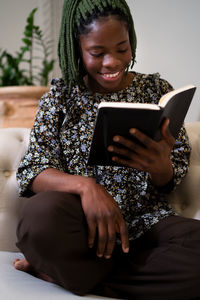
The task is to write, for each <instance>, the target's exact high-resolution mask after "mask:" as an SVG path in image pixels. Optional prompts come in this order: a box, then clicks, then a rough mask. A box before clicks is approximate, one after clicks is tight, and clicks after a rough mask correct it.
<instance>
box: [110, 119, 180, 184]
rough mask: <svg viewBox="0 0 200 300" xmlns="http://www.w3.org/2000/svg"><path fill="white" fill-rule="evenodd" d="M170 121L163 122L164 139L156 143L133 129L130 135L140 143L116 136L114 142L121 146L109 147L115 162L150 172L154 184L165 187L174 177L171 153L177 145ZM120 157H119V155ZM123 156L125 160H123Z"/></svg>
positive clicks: (162, 132)
mask: <svg viewBox="0 0 200 300" xmlns="http://www.w3.org/2000/svg"><path fill="white" fill-rule="evenodd" d="M168 125H169V119H166V120H165V121H164V122H163V125H162V127H161V134H162V139H161V140H160V141H159V142H156V141H154V140H153V139H151V138H149V137H148V136H147V135H145V134H143V133H142V132H141V131H139V130H137V129H135V128H131V129H130V134H131V135H132V136H133V137H134V138H136V139H137V140H138V141H139V142H140V143H137V142H135V141H133V140H129V139H126V138H124V137H122V136H118V135H117V136H114V138H113V141H114V142H117V143H118V144H121V145H122V146H123V147H120V146H118V145H116V144H115V145H112V146H109V147H108V151H110V152H113V153H114V155H113V158H112V159H113V161H115V162H117V163H119V164H122V165H126V166H129V167H131V168H135V169H138V170H140V171H144V172H148V173H149V176H150V178H151V180H152V182H153V183H154V184H155V185H157V186H164V185H165V184H167V183H168V182H169V181H170V180H171V179H172V177H173V167H172V162H171V158H170V157H171V151H172V148H173V145H174V143H175V139H174V137H173V136H172V135H171V133H170V131H169V127H168ZM118 154H119V155H120V157H119V156H117V155H118ZM121 155H122V156H123V158H121Z"/></svg>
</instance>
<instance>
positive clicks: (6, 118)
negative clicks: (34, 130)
mask: <svg viewBox="0 0 200 300" xmlns="http://www.w3.org/2000/svg"><path fill="white" fill-rule="evenodd" d="M48 90H49V87H38V86H21V87H3V88H0V127H3V128H7V127H26V128H31V127H32V126H33V123H34V117H35V114H36V111H37V108H38V102H39V99H40V98H41V96H42V95H43V94H44V93H45V92H47V91H48Z"/></svg>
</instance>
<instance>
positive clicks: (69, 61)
mask: <svg viewBox="0 0 200 300" xmlns="http://www.w3.org/2000/svg"><path fill="white" fill-rule="evenodd" d="M108 7H109V8H111V9H113V10H117V11H121V12H122V14H124V15H125V16H126V17H127V20H128V24H129V28H130V29H129V39H130V45H131V49H132V64H131V67H132V66H133V64H134V61H135V52H136V34H135V29H134V23H133V19H132V16H131V12H130V9H129V7H128V5H127V3H126V1H125V0H65V1H64V4H63V10H62V20H61V27H60V36H59V43H58V57H59V64H60V68H61V71H62V78H63V80H64V82H65V84H66V85H67V86H68V91H69V92H70V91H71V88H72V86H74V85H75V84H77V83H78V84H81V83H82V82H83V81H82V80H83V78H82V74H83V73H82V72H81V71H80V70H79V67H78V61H79V57H77V53H78V51H77V44H76V42H75V28H77V27H78V26H79V25H80V23H81V19H83V20H87V17H88V15H92V13H93V11H94V10H95V9H98V11H100V12H103V11H104V10H105V9H106V8H108Z"/></svg>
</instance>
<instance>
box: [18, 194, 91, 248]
mask: <svg viewBox="0 0 200 300" xmlns="http://www.w3.org/2000/svg"><path fill="white" fill-rule="evenodd" d="M17 235H18V240H19V244H20V241H22V239H25V240H26V243H30V244H31V245H32V246H33V245H34V247H36V248H39V249H40V251H42V252H43V251H44V252H45V251H47V250H48V249H49V248H53V249H54V250H56V249H62V248H63V245H64V244H68V245H69V244H71V246H72V249H74V248H76V247H77V245H76V244H77V242H78V240H79V241H80V239H81V240H82V243H83V245H84V247H86V243H87V226H86V221H85V217H84V213H83V210H82V207H81V201H80V197H79V196H77V195H73V194H68V193H62V192H54V191H52V192H42V193H39V194H37V195H35V196H33V197H31V198H29V199H28V202H27V204H26V205H25V207H24V209H23V211H22V214H21V219H20V222H19V225H18V229H17ZM73 245H74V246H73ZM64 248H65V247H64ZM64 248H63V249H64Z"/></svg>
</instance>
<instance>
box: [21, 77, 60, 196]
mask: <svg viewBox="0 0 200 300" xmlns="http://www.w3.org/2000/svg"><path fill="white" fill-rule="evenodd" d="M63 101H64V100H63V93H62V88H61V84H60V82H59V81H58V82H56V80H54V81H52V85H51V88H50V91H49V93H48V94H45V95H44V96H43V97H42V98H41V99H40V102H39V107H38V111H37V114H36V117H35V122H34V126H33V129H32V130H31V134H30V141H29V147H28V150H27V152H26V154H25V157H24V158H23V160H22V161H21V163H20V165H19V168H18V172H17V181H18V184H19V192H20V195H21V196H22V195H23V196H26V195H28V194H29V193H30V190H29V186H30V184H31V183H32V181H33V179H34V178H35V177H36V176H37V175H38V174H39V173H41V172H42V171H43V170H45V169H48V168H55V169H58V170H64V167H63V163H62V156H61V144H60V138H59V132H60V127H61V125H62V120H63V117H61V116H62V115H63V113H64V110H65V109H64V106H63Z"/></svg>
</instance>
